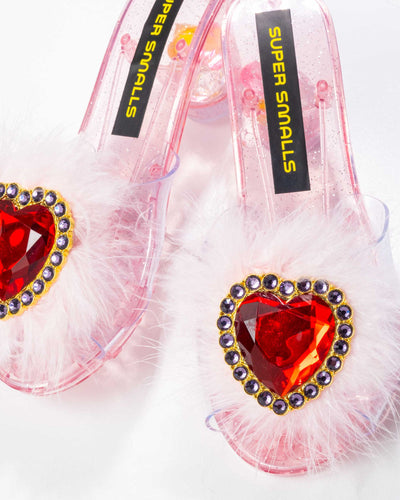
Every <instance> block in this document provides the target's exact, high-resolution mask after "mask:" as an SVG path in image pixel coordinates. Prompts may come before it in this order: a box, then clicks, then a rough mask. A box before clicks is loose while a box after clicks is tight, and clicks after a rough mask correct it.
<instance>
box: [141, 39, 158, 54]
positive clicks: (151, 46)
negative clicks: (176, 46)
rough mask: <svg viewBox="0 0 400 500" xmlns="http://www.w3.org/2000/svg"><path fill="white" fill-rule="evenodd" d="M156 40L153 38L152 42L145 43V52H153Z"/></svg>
mask: <svg viewBox="0 0 400 500" xmlns="http://www.w3.org/2000/svg"><path fill="white" fill-rule="evenodd" d="M156 45H157V42H156V41H155V40H153V41H152V42H150V41H148V42H147V43H146V48H145V49H144V50H145V51H146V52H154V49H155V48H156Z"/></svg>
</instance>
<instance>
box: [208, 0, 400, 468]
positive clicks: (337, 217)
mask: <svg viewBox="0 0 400 500" xmlns="http://www.w3.org/2000/svg"><path fill="white" fill-rule="evenodd" d="M243 26H246V28H247V29H243ZM223 52H224V57H225V64H226V79H227V87H228V100H229V104H230V109H231V118H232V125H233V134H234V135H233V139H234V149H235V158H236V163H237V173H238V176H237V177H238V184H239V192H240V195H241V199H242V202H243V210H244V216H243V217H244V227H245V231H247V237H248V238H249V239H248V242H249V249H250V251H249V249H246V250H245V252H244V255H240V259H241V262H240V266H238V267H237V269H233V268H230V269H229V271H230V273H231V274H230V278H227V277H226V279H227V281H225V286H227V291H228V294H227V295H226V296H225V298H223V297H224V295H222V296H221V299H223V300H222V303H221V312H220V316H219V318H218V322H217V324H218V329H219V331H220V338H219V343H220V347H222V352H220V353H219V358H220V361H219V362H220V363H221V361H222V359H223V358H224V359H225V362H226V363H227V364H228V365H229V366H226V367H224V368H225V371H226V372H227V374H228V377H229V376H230V377H232V376H233V377H232V380H229V381H227V380H225V379H224V381H223V383H222V381H221V384H220V385H219V390H218V391H215V390H213V391H212V401H213V409H214V411H215V412H216V413H215V418H216V421H217V423H218V426H219V428H220V430H221V431H222V433H223V434H224V436H225V437H226V439H227V440H228V442H229V444H230V445H231V446H232V447H233V449H234V450H235V451H236V452H237V453H238V454H239V455H240V456H241V457H243V458H244V459H245V460H246V461H248V462H249V463H251V464H253V465H255V466H256V467H259V468H261V469H263V470H265V471H268V472H275V473H300V472H305V471H307V470H313V469H317V468H320V467H322V466H326V465H327V464H331V463H332V462H334V461H335V460H336V459H338V458H339V457H340V456H343V455H347V454H348V453H350V452H351V451H359V450H361V449H365V448H368V446H370V445H371V442H372V441H373V439H374V438H375V436H376V435H377V433H378V428H381V429H383V428H384V427H383V424H382V423H383V420H384V419H385V417H386V418H387V414H388V413H390V411H391V410H393V394H394V389H395V380H396V378H395V373H396V371H397V366H398V362H399V357H398V348H397V346H398V345H399V340H400V338H399V329H398V310H397V309H396V307H397V306H396V305H395V304H396V302H392V301H387V297H392V296H393V293H394V290H396V288H395V285H396V282H395V279H394V272H393V265H392V260H391V256H390V250H389V248H388V243H387V238H385V236H386V231H387V224H388V213H387V209H386V207H385V206H384V205H383V204H382V203H380V202H379V201H377V200H368V199H366V198H363V197H361V196H360V195H359V188H358V185H357V180H356V174H355V171H354V166H353V164H352V154H351V148H350V144H349V138H348V131H347V122H346V115H345V104H344V95H343V86H342V80H341V71H340V62H339V56H338V50H337V45H336V39H335V35H334V29H333V25H332V21H331V18H330V16H329V13H328V12H327V10H326V8H325V7H324V6H323V5H322V3H320V2H319V1H318V0H314V1H312V2H310V1H308V0H307V1H306V0H300V1H299V0H296V1H294V0H282V1H280V0H278V1H272V0H271V1H267V0H258V1H256V2H249V1H248V0H238V1H236V2H234V3H232V4H231V6H230V7H229V10H228V12H227V15H226V22H225V25H224V32H223ZM252 238H254V239H255V240H256V241H251V239H252ZM225 243H226V242H225ZM251 256H253V257H251ZM244 257H245V258H244ZM236 263H238V260H237V259H236ZM235 280H236V281H235ZM229 281H230V282H231V284H230V285H229ZM225 293H226V292H225ZM378 332H379V333H378ZM353 338H354V340H353ZM350 345H351V348H350ZM394 347H395V350H394V349H393V348H394ZM215 362H216V361H215ZM339 372H340V373H339ZM235 379H236V381H235ZM214 382H215V384H216V381H215V380H214ZM225 384H227V385H226V386H225ZM228 385H229V388H227V387H228ZM213 387H214V389H215V387H216V385H213Z"/></svg>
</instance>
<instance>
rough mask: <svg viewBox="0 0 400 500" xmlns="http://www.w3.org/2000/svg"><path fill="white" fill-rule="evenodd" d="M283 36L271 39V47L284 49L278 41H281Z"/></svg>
mask: <svg viewBox="0 0 400 500" xmlns="http://www.w3.org/2000/svg"><path fill="white" fill-rule="evenodd" d="M281 41H282V38H273V39H272V40H271V49H274V50H282V45H278V42H281Z"/></svg>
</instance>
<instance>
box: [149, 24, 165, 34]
mask: <svg viewBox="0 0 400 500" xmlns="http://www.w3.org/2000/svg"><path fill="white" fill-rule="evenodd" d="M162 29H163V25H162V24H153V31H152V32H151V33H150V35H152V36H158V35H159V34H160V33H161V31H162Z"/></svg>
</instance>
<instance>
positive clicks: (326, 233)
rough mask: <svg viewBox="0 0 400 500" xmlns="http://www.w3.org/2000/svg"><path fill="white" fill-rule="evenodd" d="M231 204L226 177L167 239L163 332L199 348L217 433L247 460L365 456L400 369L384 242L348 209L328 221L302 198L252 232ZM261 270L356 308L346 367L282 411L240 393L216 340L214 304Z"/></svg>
mask: <svg viewBox="0 0 400 500" xmlns="http://www.w3.org/2000/svg"><path fill="white" fill-rule="evenodd" d="M223 200H225V201H223ZM228 204H229V198H228V201H227V193H226V183H225V182H222V181H221V182H220V183H217V182H214V184H213V186H212V187H211V188H210V189H209V190H208V191H206V192H205V193H204V196H203V197H202V199H200V200H198V201H197V202H196V204H195V206H193V202H192V206H190V207H189V208H187V209H186V211H185V213H188V212H190V213H192V214H197V217H194V218H192V219H191V220H190V224H188V225H187V226H186V227H185V228H183V229H182V231H181V232H179V234H178V233H177V234H175V238H176V245H177V247H180V249H179V250H178V251H177V252H176V253H175V254H174V255H173V256H172V259H171V264H170V268H169V270H168V274H167V275H166V276H165V277H164V279H163V282H164V286H165V289H166V294H165V295H166V296H167V297H170V299H169V301H167V303H166V308H167V310H168V312H169V315H170V319H169V322H170V325H171V326H170V330H172V331H171V332H170V333H171V335H173V334H175V335H176V336H177V337H179V339H180V342H179V345H180V348H181V349H182V351H183V352H188V351H189V350H192V349H195V350H197V351H198V353H199V363H200V368H201V380H202V382H203V383H204V388H205V391H206V392H207V394H208V397H209V398H210V401H211V406H212V409H211V411H212V412H215V414H216V419H217V421H218V423H219V427H220V429H221V430H222V431H223V433H224V434H225V437H227V439H228V441H230V444H231V445H232V446H233V448H234V449H235V450H236V451H237V452H238V453H239V454H240V455H241V456H242V457H243V458H245V459H246V460H247V461H249V462H250V463H252V464H253V465H256V466H258V467H260V468H262V469H264V470H268V469H269V465H271V464H273V463H274V464H275V465H278V467H279V464H280V465H281V466H282V467H283V468H284V469H285V467H288V468H289V469H290V465H291V464H294V467H293V470H294V472H296V470H297V472H301V470H302V466H304V469H307V470H316V469H318V468H319V467H322V466H323V465H327V464H329V465H332V464H333V463H335V462H336V461H337V459H338V458H339V457H344V456H347V455H348V453H350V452H354V451H357V452H361V451H362V452H372V450H374V449H375V448H374V445H376V444H377V443H379V441H378V440H377V439H376V438H377V435H378V434H381V432H379V433H378V431H377V426H379V424H381V423H382V421H383V420H385V418H386V420H385V422H386V423H387V422H389V421H390V420H392V419H391V418H390V417H395V415H396V408H395V393H396V388H397V376H398V372H399V366H400V352H399V346H400V328H399V317H400V316H399V312H400V311H399V305H400V301H399V290H398V282H397V279H396V277H395V273H394V269H393V264H392V262H391V258H390V251H389V250H388V244H387V242H386V243H385V242H381V243H380V244H379V245H377V246H375V244H373V243H371V238H370V233H369V232H368V230H367V229H366V227H365V226H361V225H360V224H359V218H357V217H355V216H354V215H353V216H350V217H349V213H348V210H349V209H348V208H344V205H343V208H342V209H340V208H338V209H337V210H335V212H334V213H333V214H332V215H331V217H330V218H329V219H327V218H326V217H324V216H323V214H322V212H321V213H318V212H317V213H316V211H315V208H314V209H309V208H308V207H307V206H306V205H305V206H303V207H300V208H299V210H298V211H297V212H296V213H294V214H292V215H291V216H290V217H287V218H286V219H284V220H281V221H280V222H279V224H277V225H275V226H274V227H268V225H267V224H265V225H261V226H262V229H261V230H260V224H259V222H257V223H254V227H250V226H249V219H248V218H247V219H246V222H245V219H244V217H243V214H242V213H241V210H239V209H238V208H228ZM385 252H386V253H385ZM266 272H273V273H277V274H278V275H280V276H281V277H282V278H286V279H292V280H295V279H298V278H300V277H304V276H308V277H310V278H314V279H316V278H325V279H327V280H328V281H330V282H331V283H332V284H334V285H335V286H337V287H339V288H341V289H342V290H343V291H344V292H345V294H346V299H347V301H348V303H349V304H350V305H351V307H352V308H353V310H354V324H355V335H354V339H353V341H352V347H351V352H350V354H349V355H348V357H347V358H346V360H345V363H344V367H343V369H342V371H341V372H340V373H338V374H337V375H336V377H335V379H334V381H333V383H332V385H331V386H330V387H329V388H327V389H326V390H324V391H323V392H322V394H321V396H320V397H319V398H318V399H317V400H315V401H310V402H309V403H308V404H307V405H306V406H305V407H304V408H302V409H301V410H296V411H291V412H289V413H288V414H287V415H286V416H284V417H279V416H277V415H275V414H273V412H271V411H270V410H268V409H265V408H262V407H260V406H259V405H258V403H257V401H256V400H255V399H254V398H252V397H250V396H248V395H246V394H245V392H244V390H243V387H242V385H241V384H240V383H239V382H237V381H235V380H234V379H233V377H232V372H231V369H230V368H229V366H227V365H226V364H225V361H224V354H223V350H222V349H221V347H220V346H219V344H218V329H217V327H216V320H217V318H218V315H219V304H220V302H221V300H222V299H223V298H224V297H225V296H226V295H227V293H228V292H229V289H230V287H231V285H233V284H234V283H237V282H240V281H242V280H243V279H244V278H245V277H246V276H247V275H249V274H252V273H260V274H261V273H266ZM188 290H190V293H188ZM180 311H183V312H182V313H180ZM188 315H189V317H190V322H189V324H190V325H191V327H190V335H188V334H187V331H188V328H187V324H188ZM388 429H389V427H388V426H383V424H382V426H381V429H380V431H385V432H386V433H387V435H389V434H390V431H389V430H388ZM283 449H285V450H286V456H285V455H284V453H282V450H283ZM296 467H297V469H296ZM275 470H276V468H275Z"/></svg>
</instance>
